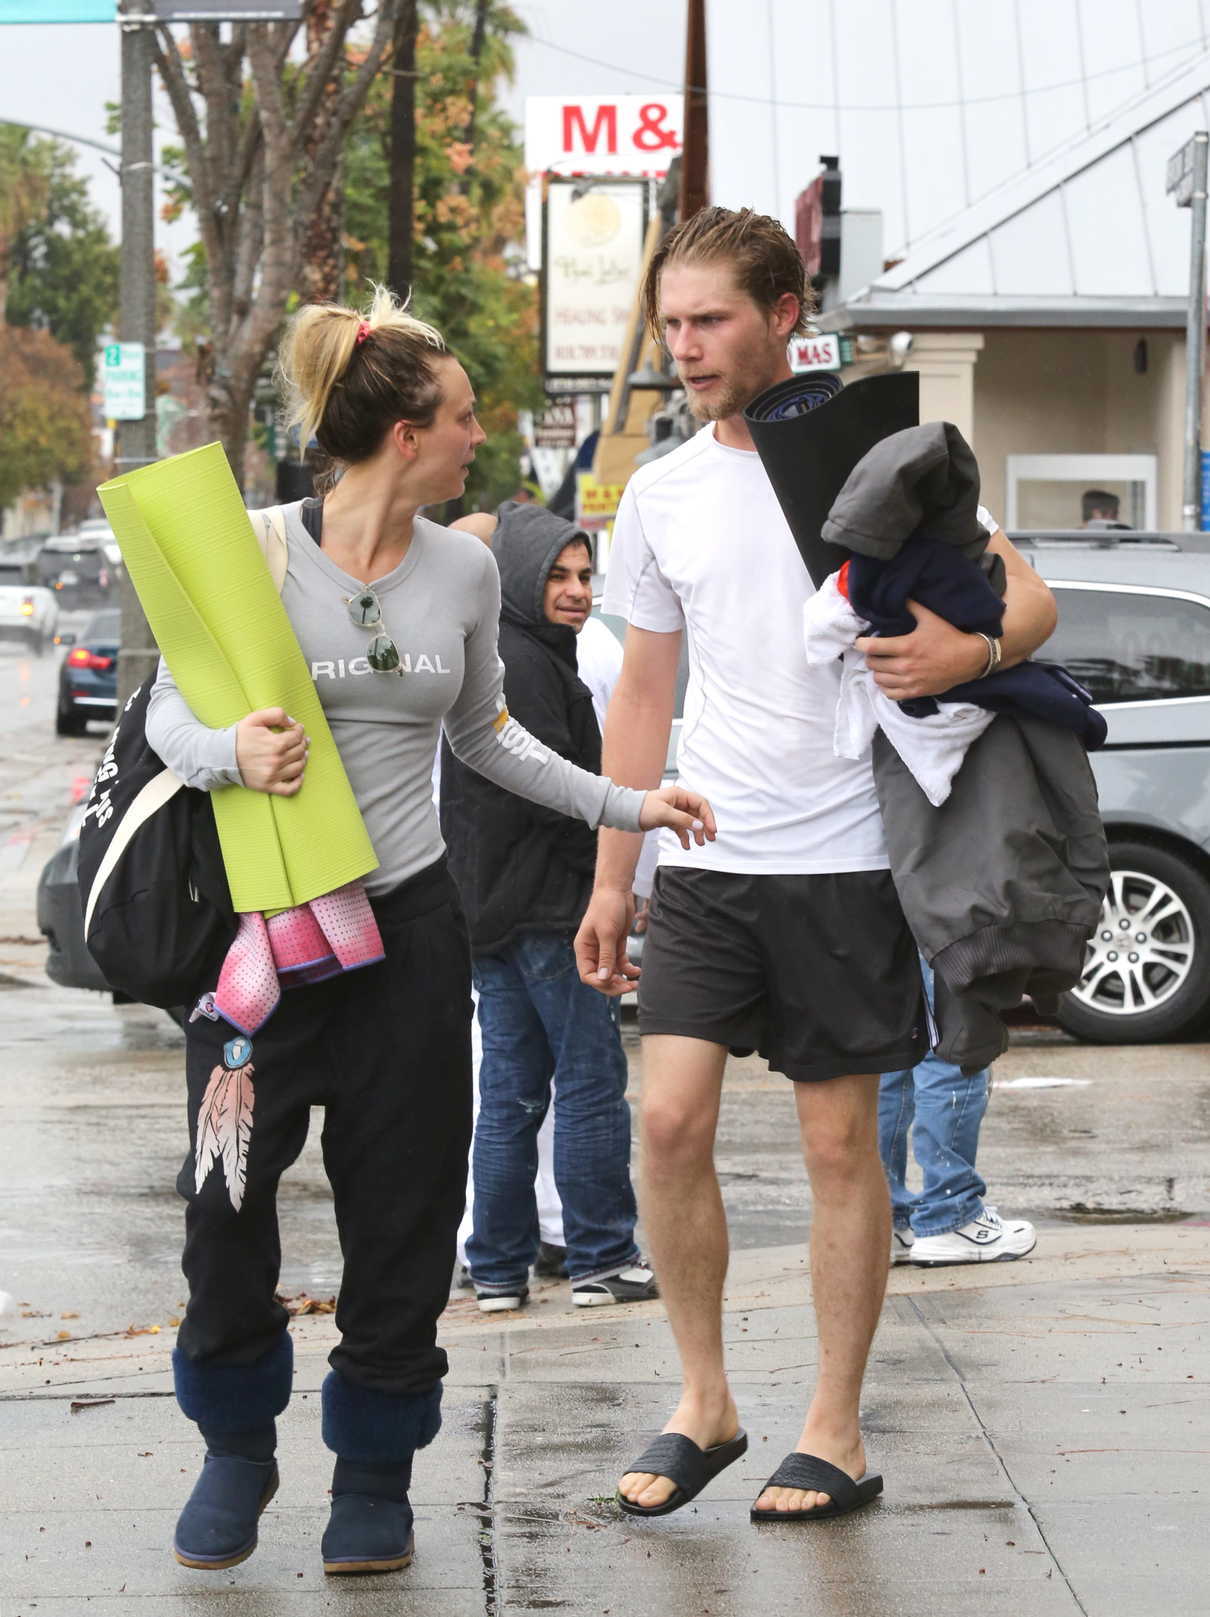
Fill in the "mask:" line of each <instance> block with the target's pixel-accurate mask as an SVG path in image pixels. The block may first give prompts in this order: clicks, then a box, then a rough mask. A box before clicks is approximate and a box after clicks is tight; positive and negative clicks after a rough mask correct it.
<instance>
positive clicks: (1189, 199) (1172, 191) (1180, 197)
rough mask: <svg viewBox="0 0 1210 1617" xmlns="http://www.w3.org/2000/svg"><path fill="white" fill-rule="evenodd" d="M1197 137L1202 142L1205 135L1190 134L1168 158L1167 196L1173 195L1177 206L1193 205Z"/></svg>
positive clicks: (1187, 206) (1186, 206)
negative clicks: (1178, 149)
mask: <svg viewBox="0 0 1210 1617" xmlns="http://www.w3.org/2000/svg"><path fill="white" fill-rule="evenodd" d="M1199 138H1200V139H1201V140H1202V141H1203V142H1204V141H1205V138H1206V137H1205V135H1204V134H1203V135H1201V136H1200V137H1199V136H1197V135H1191V136H1190V137H1189V139H1188V140H1187V141H1186V142H1185V144H1184V145H1183V146H1182V147H1181V149H1180V151H1179V152H1173V154H1172V156H1171V157H1170V158H1169V159H1168V184H1167V187H1166V189H1167V192H1168V195H1169V196H1175V198H1176V205H1177V207H1178V208H1189V207H1192V205H1193V188H1194V153H1195V152H1196V151H1197V145H1198V140H1199Z"/></svg>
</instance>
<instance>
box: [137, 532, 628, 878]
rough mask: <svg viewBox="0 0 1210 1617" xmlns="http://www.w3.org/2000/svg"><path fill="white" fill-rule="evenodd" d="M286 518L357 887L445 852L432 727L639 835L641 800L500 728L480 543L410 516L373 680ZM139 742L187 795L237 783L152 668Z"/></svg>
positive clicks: (329, 579)
mask: <svg viewBox="0 0 1210 1617" xmlns="http://www.w3.org/2000/svg"><path fill="white" fill-rule="evenodd" d="M285 510H286V537H287V544H288V558H289V559H288V566H287V571H286V579H285V584H284V585H283V588H282V604H283V605H284V607H285V609H286V613H287V616H288V617H289V619H290V622H291V624H292V625H293V628H294V632H295V634H296V635H297V637H298V642H299V645H300V646H301V647H302V653H303V656H304V658H305V659H306V661H307V664H308V665H309V667H310V670H311V677H312V679H313V680H314V681H315V686H316V690H317V692H318V695H319V699H320V702H321V703H322V705H323V709H324V713H325V716H326V717H327V720H328V724H329V726H330V727H331V731H332V735H333V738H334V740H335V742H336V745H337V747H338V749H339V751H340V756H341V759H342V760H343V762H344V766H345V770H346V772H347V773H348V776H349V781H350V783H351V785H352V788H353V793H354V795H355V797H356V799H357V804H358V807H359V808H360V809H361V813H362V816H363V818H364V820H365V823H366V829H367V831H368V832H369V835H370V840H371V841H372V842H373V844H374V851H375V853H376V854H377V855H378V869H377V870H375V871H374V872H372V874H371V875H369V876H368V877H367V878H366V884H365V885H366V889H367V891H368V892H370V893H371V894H377V893H384V892H388V891H390V889H391V888H393V887H397V886H398V885H399V883H400V882H402V881H406V880H407V879H408V877H410V876H414V875H416V874H417V873H418V872H419V871H421V870H424V869H425V868H426V867H427V866H428V865H431V864H432V863H433V862H434V860H436V859H438V858H439V857H440V855H441V853H442V852H443V849H444V843H443V842H442V839H441V832H440V829H439V827H438V823H437V814H436V810H435V808H434V806H433V797H432V779H431V777H432V768H433V758H434V754H435V752H436V748H437V741H438V737H439V733H440V730H441V727H442V726H443V725H444V727H445V733H446V735H447V736H448V737H449V742H450V746H451V747H452V748H453V750H454V752H455V754H456V755H457V756H458V757H459V758H461V759H462V760H463V762H464V763H466V764H468V765H470V767H471V768H472V769H475V770H478V771H479V772H480V773H481V774H483V775H486V776H487V777H488V779H489V780H492V781H495V782H496V784H497V785H500V786H503V787H505V788H507V790H509V791H512V792H517V793H518V794H519V795H520V796H522V797H526V798H529V799H530V800H531V801H532V802H535V803H541V804H543V805H544V806H545V807H547V808H553V809H557V810H558V811H559V812H560V813H562V814H567V815H570V816H572V817H574V818H577V819H581V820H585V821H586V822H587V823H588V824H589V825H591V826H597V825H608V826H611V827H614V828H615V829H617V830H621V831H637V830H639V829H640V827H639V813H640V811H641V809H642V804H643V798H644V795H645V794H644V793H643V792H641V791H632V790H631V789H629V788H628V787H622V786H615V785H614V784H613V783H612V782H611V781H609V780H606V779H604V778H602V777H601V776H598V775H592V774H589V773H588V772H587V771H586V770H583V769H578V768H577V767H576V766H575V765H574V764H571V763H569V762H568V761H567V760H566V759H565V758H560V757H559V756H558V754H557V753H553V752H551V751H550V749H549V748H548V747H545V746H543V745H542V743H541V742H540V741H538V740H536V739H535V738H534V737H533V736H531V735H530V734H529V732H528V731H527V730H524V729H522V727H521V726H520V725H519V724H517V723H516V722H515V720H512V719H508V718H507V717H505V718H504V719H503V720H502V718H501V716H502V715H504V714H505V706H504V695H503V686H504V668H503V664H502V663H501V661H500V657H499V653H498V651H497V649H496V634H497V627H498V624H499V618H500V577H499V574H498V572H497V570H496V563H495V561H494V559H493V557H492V555H491V552H490V551H489V550H488V549H487V547H486V546H485V545H483V544H481V543H480V541H479V540H478V539H475V538H473V537H472V536H471V535H470V534H466V533H458V532H455V531H452V530H450V529H448V528H442V527H439V526H438V524H437V523H435V522H430V521H428V520H427V519H426V518H424V517H417V518H416V520H415V523H414V525H413V532H412V543H411V545H410V547H409V549H408V553H407V555H406V556H405V557H404V558H403V560H402V561H401V562H400V564H399V566H398V567H396V568H395V569H394V571H393V572H390V573H388V574H387V575H386V577H385V578H380V579H376V580H375V582H374V584H373V589H374V593H375V594H376V595H377V597H378V600H379V602H380V604H381V607H382V618H383V626H384V629H385V632H386V633H387V634H389V635H390V637H391V639H392V640H393V641H394V642H395V645H396V646H397V647H398V650H399V654H400V661H401V663H402V666H403V668H404V670H405V672H404V674H403V676H402V677H400V676H398V675H395V674H379V673H375V672H374V670H373V669H371V667H370V665H369V662H368V661H367V659H366V655H365V653H366V648H367V646H368V645H369V642H370V640H371V639H372V638H373V634H374V633H381V632H383V631H382V630H375V631H373V632H371V631H369V630H366V629H362V628H359V627H357V626H356V625H355V624H354V623H353V621H352V619H351V618H350V616H349V613H348V607H347V603H348V601H349V599H350V598H351V597H352V596H353V595H355V594H357V593H358V592H359V591H360V590H361V588H362V585H361V582H360V580H358V579H355V578H352V577H350V576H349V574H347V573H345V572H343V571H342V570H341V569H340V568H339V567H337V566H336V564H335V563H334V562H333V561H332V560H331V558H330V557H329V556H328V555H327V554H326V552H325V551H323V550H322V549H321V548H320V546H319V545H317V544H316V543H315V541H314V540H313V539H312V538H311V536H310V535H309V534H308V532H307V530H306V528H305V527H304V526H303V523H302V520H301V517H300V515H299V511H300V507H299V506H298V505H290V506H287V507H286V508H285ZM147 739H148V741H149V743H150V744H151V746H152V747H153V748H154V749H155V751H156V752H157V753H158V754H159V755H160V757H161V758H162V759H163V760H164V762H165V763H166V764H167V765H168V767H169V768H170V769H171V770H172V771H173V773H174V774H176V775H179V776H180V778H181V779H182V780H183V781H185V783H186V784H187V785H189V786H196V787H199V788H200V789H201V790H203V791H214V790H217V789H218V788H220V787H223V786H233V785H242V784H243V783H242V781H241V779H240V774H239V769H238V767H237V764H236V758H235V726H234V725H231V726H230V727H229V728H227V729H225V730H212V729H209V728H208V727H207V726H206V725H204V724H202V723H201V722H200V721H199V720H198V719H197V718H196V717H195V716H194V714H193V713H192V711H191V710H190V708H189V706H188V704H187V703H186V701H185V699H184V697H183V696H182V695H181V693H180V691H179V690H178V689H177V687H176V684H175V682H174V681H173V678H172V675H171V674H170V673H169V671H168V668H167V666H166V665H165V664H164V663H163V662H162V661H161V663H160V669H159V674H158V677H157V679H156V682H155V687H154V689H153V691H152V694H151V701H150V705H149V707H148V714H147ZM302 789H303V791H306V782H305V780H304V783H303V788H302Z"/></svg>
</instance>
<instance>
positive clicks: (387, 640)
mask: <svg viewBox="0 0 1210 1617" xmlns="http://www.w3.org/2000/svg"><path fill="white" fill-rule="evenodd" d="M346 604H347V606H348V608H349V616H350V617H351V618H352V620H353V622H354V623H355V624H356V625H357V627H358V628H359V629H378V630H380V631H381V633H379V634H376V635H375V636H374V638H373V640H371V641H370V643H369V645H368V646H367V647H366V661H367V662H368V663H369V665H370V667H371V668H372V669H373V670H374V672H375V673H376V674H398V675H399V676H400V677H401V678H402V676H403V669H402V668H401V667H400V665H399V648H398V647H397V646H396V644H395V642H394V641H393V640H392V639H391V637H390V635H389V634H387V632H386V627H385V625H384V624H383V621H382V607H381V605H380V603H379V600H378V597H377V595H375V593H374V591H373V590H372V589H370V587H369V586H368V585H367V586H366V588H365V589H363V590H360V591H359V592H358V593H357V594H356V595H354V596H351V597H350V599H349V600H348V602H347V603H346Z"/></svg>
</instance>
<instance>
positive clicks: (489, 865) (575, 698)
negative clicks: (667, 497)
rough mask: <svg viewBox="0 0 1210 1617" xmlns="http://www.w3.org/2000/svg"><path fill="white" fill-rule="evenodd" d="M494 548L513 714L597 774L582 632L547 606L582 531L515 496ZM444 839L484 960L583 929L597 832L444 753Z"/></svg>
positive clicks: (502, 512) (597, 740)
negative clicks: (517, 940)
mask: <svg viewBox="0 0 1210 1617" xmlns="http://www.w3.org/2000/svg"><path fill="white" fill-rule="evenodd" d="M497 515H498V516H499V519H500V521H499V526H498V527H497V529H496V532H495V534H494V536H493V538H492V553H493V555H494V556H495V558H496V563H497V566H498V567H499V569H500V593H501V608H500V657H501V659H502V661H503V663H504V699H505V701H506V703H507V704H508V711H509V713H510V714H511V715H512V716H513V717H514V718H515V719H516V720H517V722H518V723H519V724H521V725H523V726H524V727H525V728H526V729H527V730H528V731H529V732H530V734H531V735H533V736H536V737H537V739H538V740H539V741H542V742H544V743H545V744H546V745H547V746H548V747H550V749H551V750H552V751H553V752H557V753H559V754H560V756H562V757H564V758H569V759H570V760H571V762H572V763H574V764H579V765H580V767H581V768H583V769H590V770H592V772H593V773H594V774H599V773H600V769H601V733H600V731H599V729H598V728H597V720H596V714H595V713H594V712H593V706H592V695H591V693H590V692H589V690H588V687H587V686H586V685H583V684H581V682H580V679H579V676H578V674H577V672H576V633H575V630H574V629H569V628H566V627H565V626H564V625H562V624H557V623H551V622H549V621H548V620H547V618H546V616H545V614H544V613H543V610H542V598H543V594H544V592H545V589H546V581H547V579H548V577H549V576H550V570H551V568H552V567H553V566H554V564H555V560H556V558H557V557H558V555H559V552H560V551H561V550H563V548H564V547H565V546H566V545H568V544H570V543H571V541H572V540H573V539H575V538H577V537H582V535H581V534H580V530H579V529H577V528H575V527H573V526H572V524H571V523H569V522H565V521H564V520H563V518H562V517H557V516H554V515H553V514H552V513H551V512H550V511H548V510H546V509H545V507H544V506H540V505H523V504H519V503H517V502H515V501H512V500H510V501H507V502H506V503H505V504H504V505H502V506H501V507H500V509H499V512H498V513H497ZM441 834H442V836H443V837H444V838H445V843H446V846H447V848H448V849H449V861H450V870H451V871H452V873H453V877H454V880H455V882H456V883H457V884H458V888H459V891H460V893H461V896H462V904H463V907H464V909H465V910H466V918H467V923H468V925H469V928H470V936H471V949H472V951H473V952H474V953H475V954H493V953H496V952H498V951H499V950H500V949H502V948H503V947H504V946H505V945H506V944H507V943H508V942H509V941H510V940H511V939H512V938H514V937H515V936H516V935H517V934H518V933H519V932H567V933H569V934H570V933H572V932H574V931H575V929H576V928H577V927H578V926H579V924H580V921H581V919H582V917H583V915H584V911H585V908H586V907H587V904H588V897H589V893H590V892H591V890H592V878H593V869H594V865H595V860H596V843H597V837H596V832H595V831H593V830H591V829H590V828H589V827H588V826H587V825H585V824H584V823H583V821H581V820H572V819H568V818H567V817H566V816H565V815H563V814H560V813H558V812H557V811H556V810H554V809H548V808H542V807H541V806H540V805H539V804H537V803H530V802H527V801H526V799H525V798H522V797H517V796H515V795H514V794H513V793H512V792H507V791H505V790H504V789H503V788H502V787H500V786H496V785H493V783H492V782H491V781H489V780H487V779H485V778H484V777H483V776H482V775H479V774H476V773H475V772H474V770H471V769H468V768H467V766H466V765H465V764H463V763H461V762H459V760H458V759H457V758H455V757H454V755H453V753H452V752H451V750H450V747H449V744H448V742H444V741H443V742H442V747H441Z"/></svg>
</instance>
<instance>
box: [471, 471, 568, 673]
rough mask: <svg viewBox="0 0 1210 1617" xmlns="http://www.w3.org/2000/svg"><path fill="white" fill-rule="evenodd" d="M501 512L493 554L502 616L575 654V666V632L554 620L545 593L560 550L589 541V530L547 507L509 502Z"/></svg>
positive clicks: (506, 620)
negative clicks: (577, 541)
mask: <svg viewBox="0 0 1210 1617" xmlns="http://www.w3.org/2000/svg"><path fill="white" fill-rule="evenodd" d="M496 516H497V518H498V519H499V520H498V525H497V527H496V531H495V533H494V534H493V535H492V555H493V556H495V558H496V566H497V567H498V568H499V569H500V616H501V619H502V620H503V621H504V622H506V623H511V624H514V625H515V626H516V627H517V628H518V629H525V630H527V631H528V632H529V633H531V634H535V635H537V636H538V638H539V639H540V640H542V641H543V642H544V643H545V644H546V645H549V646H551V647H553V648H554V649H555V650H557V651H559V652H560V653H561V654H562V655H563V656H564V657H565V658H566V657H567V656H568V655H569V654H570V657H571V660H572V662H573V664H574V661H575V645H576V631H575V630H574V629H572V628H569V627H568V626H567V625H566V624H564V623H551V622H550V620H549V619H548V618H547V616H546V614H545V612H543V610H542V597H543V594H544V592H545V590H546V580H547V579H548V578H549V577H550V570H551V568H552V567H553V566H554V564H555V560H556V558H557V557H558V555H559V552H560V551H561V550H563V549H564V547H565V546H567V545H569V544H570V543H571V542H572V540H573V539H582V540H584V542H585V544H589V540H588V536H587V534H586V533H584V531H583V530H582V529H580V528H577V527H576V526H575V525H574V523H571V522H567V521H565V520H564V519H563V518H562V517H557V516H555V514H554V513H553V512H552V511H548V510H547V509H546V507H545V506H544V505H526V504H524V503H522V502H521V501H518V500H506V501H505V502H504V504H503V505H502V506H500V508H499V509H498V510H497V512H496ZM591 554H592V547H591V544H589V555H591Z"/></svg>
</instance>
